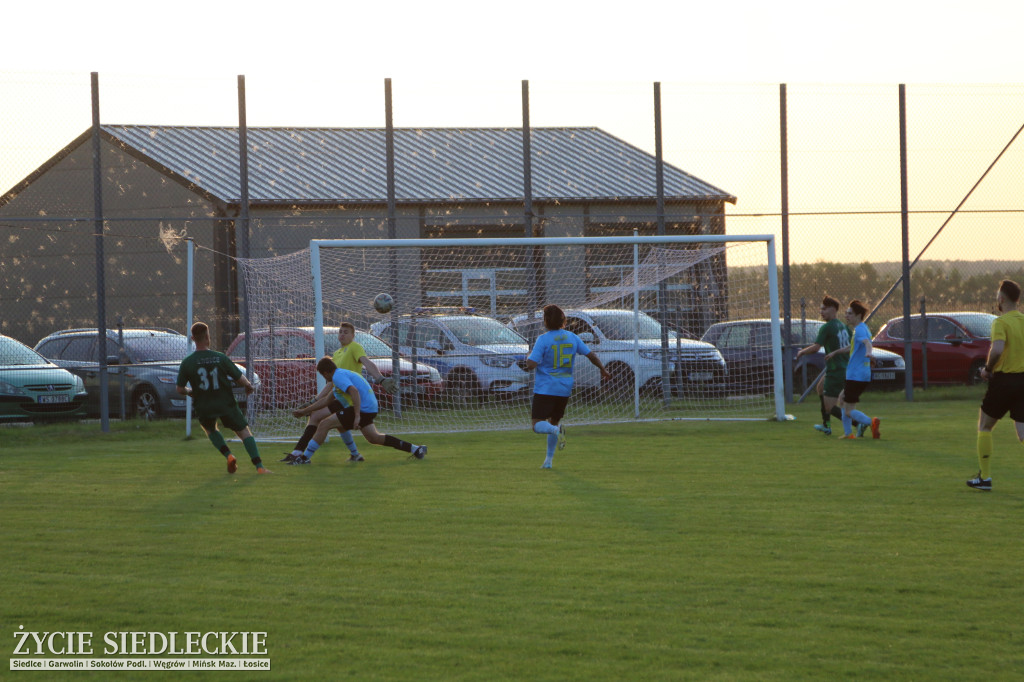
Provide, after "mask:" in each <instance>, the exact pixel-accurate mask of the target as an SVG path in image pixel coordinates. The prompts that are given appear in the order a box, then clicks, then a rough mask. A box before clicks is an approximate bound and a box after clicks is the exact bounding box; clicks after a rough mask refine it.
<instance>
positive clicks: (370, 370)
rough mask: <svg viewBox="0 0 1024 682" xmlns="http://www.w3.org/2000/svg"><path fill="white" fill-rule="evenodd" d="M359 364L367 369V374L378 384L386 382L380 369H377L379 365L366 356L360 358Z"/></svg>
mask: <svg viewBox="0 0 1024 682" xmlns="http://www.w3.org/2000/svg"><path fill="white" fill-rule="evenodd" d="M359 362H360V363H362V365H363V367H365V368H366V373H367V374H369V375H370V376H371V377H372V378H373V380H374V381H376V382H377V383H380V382H381V381H384V375H383V374H381V373H380V368H379V367H377V363H375V362H374V361H373V360H371V359H370V358H368V357H366V356H365V355H364V356H362V357H361V358H359Z"/></svg>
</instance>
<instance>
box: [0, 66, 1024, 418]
mask: <svg viewBox="0 0 1024 682" xmlns="http://www.w3.org/2000/svg"><path fill="white" fill-rule="evenodd" d="M93 80H94V79H93V78H91V77H90V74H68V75H53V74H46V75H43V74H22V73H16V74H12V73H7V74H2V73H0V102H3V104H2V105H0V116H3V118H4V126H3V128H2V130H3V132H2V133H0V191H2V194H0V244H2V247H0V248H2V258H0V333H2V334H4V335H6V336H8V337H11V338H13V339H15V340H17V341H19V342H21V343H23V344H26V345H28V346H30V347H35V346H36V345H37V344H39V342H40V341H41V340H43V339H44V338H45V337H47V336H49V335H51V334H54V333H56V332H62V331H64V330H68V329H90V328H91V329H96V328H98V327H105V328H106V329H108V330H111V331H112V332H116V331H117V327H118V320H121V324H122V326H123V327H124V328H126V329H140V328H141V329H151V330H157V329H161V330H163V329H170V330H173V331H174V332H175V333H182V334H184V333H186V331H187V328H188V326H189V324H190V322H191V321H193V320H197V319H201V320H203V321H206V322H208V323H210V325H211V328H212V331H213V343H214V346H215V347H220V348H223V349H226V348H227V347H228V346H229V345H230V344H231V343H232V342H233V341H234V340H235V338H236V337H237V336H238V335H239V334H240V333H243V332H244V331H245V315H244V311H245V309H246V305H245V296H244V293H245V292H244V288H243V287H242V285H241V284H240V279H239V276H238V268H237V263H236V260H235V259H236V258H239V257H243V256H248V257H253V258H259V257H265V256H279V255H283V254H287V253H291V252H295V251H299V250H301V249H303V248H305V247H306V246H308V244H309V240H310V239H312V238H334V239H337V238H366V237H380V238H388V237H416V238H419V237H456V236H457V237H463V236H487V237H509V236H520V235H526V234H532V235H535V236H572V235H579V236H607V235H614V234H620V233H621V234H633V233H634V231H635V232H637V233H639V234H658V233H660V232H666V233H668V234H674V233H683V234H717V233H721V232H723V231H724V232H726V233H728V234H774V235H776V237H777V242H776V243H777V246H778V249H777V255H778V262H779V263H780V264H781V265H783V266H786V265H788V267H784V269H783V270H782V271H781V272H780V282H781V283H783V284H782V285H780V287H784V288H783V290H782V291H781V292H780V293H782V294H783V310H782V314H783V315H786V313H787V312H788V314H789V316H790V317H791V318H792V320H794V321H799V320H800V319H802V318H808V319H816V318H817V306H818V302H819V301H820V299H821V297H822V295H824V294H826V293H827V294H831V295H834V296H836V297H838V298H839V299H840V300H842V301H843V302H846V301H849V300H850V299H853V298H857V299H860V300H862V301H865V302H866V303H868V305H869V306H875V305H876V304H878V303H879V302H880V301H882V299H883V297H884V296H885V295H886V294H887V293H889V294H890V296H889V297H888V298H887V299H886V300H885V302H884V304H883V305H881V306H880V307H879V308H878V309H877V310H876V311H874V314H873V316H872V318H871V321H870V323H869V324H870V326H871V327H872V331H873V332H879V331H880V330H881V328H882V326H883V324H884V323H885V322H887V321H888V320H891V319H894V318H898V317H901V316H903V314H904V307H905V306H904V295H903V289H902V286H896V287H895V289H893V287H894V285H896V283H897V282H898V280H899V278H900V275H901V273H902V263H903V260H904V257H905V256H906V259H907V260H908V261H910V262H915V266H914V268H913V271H912V276H911V280H910V289H909V294H910V296H909V298H910V309H909V311H908V312H909V313H910V314H912V315H915V316H917V317H921V316H922V311H923V312H924V314H925V315H927V316H928V317H929V318H930V319H932V320H933V322H928V323H926V324H924V325H923V326H922V327H921V330H922V331H921V332H920V333H921V335H922V338H921V339H917V340H918V341H920V340H923V339H924V337H927V338H928V340H930V341H934V343H935V344H937V345H936V346H935V348H933V347H932V346H931V345H929V344H924V345H923V346H922V348H923V351H922V352H923V353H924V354H925V356H926V358H927V357H929V356H928V353H929V352H930V353H931V356H930V359H931V361H930V362H929V361H928V360H927V359H926V358H921V361H919V360H918V359H917V357H916V356H915V368H914V372H915V376H917V375H918V373H919V371H920V365H921V364H926V365H927V366H928V369H929V373H928V375H927V376H925V375H921V376H917V380H918V382H919V383H920V382H923V381H925V380H926V379H927V378H933V379H934V381H950V382H952V381H955V380H957V377H959V378H960V379H962V380H963V381H969V380H971V379H972V375H971V374H970V367H971V366H972V363H974V362H976V360H977V357H978V356H979V354H983V353H984V352H985V349H986V348H987V346H986V345H985V343H984V340H983V339H978V338H976V337H975V336H974V335H973V331H972V328H970V327H969V326H968V325H967V324H966V323H965V322H963V320H964V319H967V318H963V319H959V318H958V317H957V316H956V315H947V316H945V317H944V316H943V314H945V313H968V312H971V313H987V314H991V313H993V312H995V311H994V310H993V307H994V298H995V288H996V285H997V283H998V281H999V280H1000V279H1002V278H1004V277H1008V278H1012V279H1016V280H1018V281H1020V280H1021V279H1022V278H1024V245H1022V240H1020V239H1019V235H1020V234H1021V216H1022V209H1024V207H1022V206H1021V199H1020V197H1021V193H1020V191H1019V178H1020V177H1021V166H1022V160H1024V152H1022V151H1021V146H1020V145H1021V142H1020V141H1019V140H1016V139H1015V135H1016V134H1017V132H1018V131H1019V129H1020V126H1021V124H1022V123H1024V86H1021V85H986V86H980V85H908V86H907V87H906V88H905V100H904V101H905V109H904V112H905V114H904V118H905V135H903V134H901V133H902V131H901V108H900V102H901V100H900V89H899V87H898V86H897V85H895V84H892V85H878V86H865V85H856V86H843V85H834V86H822V85H788V86H779V85H706V84H702V85H688V84H650V83H613V82H608V83H591V82H587V83H582V82H575V83H574V82H553V81H551V82H548V81H533V82H530V83H528V84H527V83H525V82H519V81H509V82H493V83H488V84H486V85H484V86H481V85H480V84H478V83H458V82H446V83H429V82H421V83H402V82H399V83H395V84H394V90H393V97H392V98H391V102H390V103H391V110H390V111H388V110H387V109H386V104H388V102H387V101H386V98H385V87H384V84H382V83H380V82H372V83H370V82H337V83H330V82H323V81H315V82H313V81H309V82H304V81H302V80H301V79H298V78H297V79H294V80H290V81H287V82H281V81H277V80H268V79H262V78H259V77H253V78H249V79H247V80H242V79H237V80H236V79H229V78H221V79H216V78H210V79H203V78H199V79H196V78H193V77H187V78H185V77H182V78H173V77H167V76H156V77H150V76H121V75H107V74H100V75H99V77H97V78H95V87H94V82H93ZM243 86H244V87H243ZM652 86H653V87H652ZM285 93H286V94H285ZM656 103H657V105H658V106H657V107H656ZM389 115H390V116H391V117H392V123H393V126H394V134H393V136H391V137H389V136H388V135H387V134H386V131H385V126H386V118H387V117H388V116H389ZM240 120H244V121H245V122H246V127H245V128H244V129H241V131H240V126H239V122H240ZM527 121H528V124H527ZM94 124H95V125H94ZM527 127H528V128H529V131H530V133H529V135H527V136H525V140H524V135H523V130H524V129H526V128H527ZM242 132H244V137H245V139H246V144H245V146H244V147H243V146H242V145H241V144H240V138H241V137H243V135H242V134H241V133H242ZM1011 141H1012V143H1011ZM659 148H660V151H661V156H662V158H663V162H664V165H663V166H661V169H662V178H663V190H662V193H661V197H659V186H658V182H657V181H658V177H659V173H658V169H659V165H658V163H657V153H658V151H659ZM243 151H244V154H243V153H242V152H243ZM389 151H393V155H391V156H389ZM903 154H905V159H906V164H905V166H906V174H905V177H906V184H905V185H904V184H903V179H902V178H903V175H902V174H901V158H902V155H903ZM389 159H390V160H391V161H389ZM527 160H528V163H527V162H526V161H527ZM245 177H247V179H248V182H243V178H245ZM389 178H392V180H390V181H389ZM904 190H905V194H906V200H907V204H906V213H905V214H904V212H903V202H902V197H903V195H904ZM389 199H391V201H390V203H389ZM965 199H966V200H965ZM904 220H906V224H907V235H908V240H907V244H906V249H904V244H903V239H902V227H903V224H904ZM188 240H191V242H189V241H188ZM189 243H191V244H192V245H193V246H194V259H193V260H191V261H190V259H189V258H188V256H187V254H188V252H189V249H188V248H187V246H188V244H189ZM783 247H785V249H786V252H783ZM904 251H906V254H905V253H904ZM787 256H788V259H784V257H787ZM918 259H919V260H918ZM787 260H788V263H787ZM190 263H191V267H190ZM588 274H593V273H588ZM190 284H191V286H194V294H193V295H192V297H191V298H190V297H189V295H188V294H189V286H190ZM98 294H99V295H98ZM787 294H788V298H787ZM189 305H192V306H193V307H192V308H191V319H190V318H189ZM649 307H650V311H649V312H652V313H657V311H658V305H657V301H656V299H655V301H654V302H651V304H650V306H649ZM764 314H765V315H767V314H768V311H767V310H766V311H764ZM101 317H102V319H100V318H101ZM690 317H694V316H692V315H691V316H690ZM694 319H699V316H696V317H695V318H694ZM943 320H945V321H943ZM969 321H971V322H973V320H969ZM666 322H669V323H670V324H672V325H673V326H677V327H678V326H687V325H690V326H692V324H691V322H692V320H690V318H687V321H686V322H687V325H684V324H683V323H681V322H680V321H679V320H666ZM946 322H950V323H951V324H953V325H954V326H953V327H952V328H950V327H947V326H946ZM310 323H312V321H310ZM933 324H934V325H935V329H934V330H933V328H932V327H933ZM689 331H690V333H692V335H694V336H698V337H699V336H701V335H702V334H703V332H704V330H702V329H694V330H689ZM940 332H942V333H940ZM933 337H934V338H933ZM108 338H109V337H108ZM893 342H894V343H893V348H894V349H896V350H897V352H900V353H902V352H903V351H904V346H905V345H906V340H905V339H902V337H895V336H894V338H893ZM111 343H112V345H113V347H114V348H115V351H117V349H120V350H119V352H121V353H122V354H123V353H124V352H125V351H124V348H123V346H119V345H118V344H117V343H114V342H113V341H112V342H111ZM897 346H898V348H897ZM929 349H931V350H929ZM108 350H109V349H108ZM940 351H942V352H941V353H940ZM953 351H955V352H953ZM98 353H99V349H98V348H97V349H96V351H95V352H94V355H93V356H92V357H91V359H92V361H94V362H95V364H96V365H97V367H96V369H97V370H98V371H100V372H101V373H106V372H107V371H108V369H105V368H104V367H103V365H104V360H105V359H108V358H111V357H115V356H117V354H118V352H107V353H106V354H105V355H106V356H107V357H106V358H104V357H99V355H97V354H98ZM957 354H959V355H960V356H962V357H960V358H958V359H956V362H957V363H961V364H962V363H964V362H966V363H967V366H966V367H960V368H959V369H958V370H957V371H956V372H953V371H952V370H950V371H949V372H948V373H942V372H940V369H939V368H940V356H941V357H945V356H950V357H952V356H954V355H957ZM56 359H60V358H56ZM947 359H948V358H947ZM119 361H122V359H120V358H119ZM944 361H945V360H942V362H944ZM950 362H952V360H950ZM69 367H70V365H69ZM72 369H73V370H75V371H77V370H76V368H74V367H72ZM91 369H92V366H90V370H91ZM111 377H113V374H111ZM111 377H108V380H109V381H110V382H113V383H117V381H119V379H118V378H117V377H113V378H111ZM134 397H135V396H133V395H132V394H130V393H129V394H128V396H127V398H128V403H129V405H135V407H134V408H129V409H128V412H131V411H132V410H133V409H134V411H135V412H137V413H140V414H141V413H143V412H144V410H143V409H142V408H141V407H140V403H139V402H138V401H135V402H134V403H133V402H132V399H133V398H134ZM120 400H121V397H120V396H119V397H118V398H117V401H118V402H119V401H120ZM163 412H165V413H170V410H168V409H165V410H163ZM110 413H111V414H114V415H117V414H119V413H120V412H119V406H118V404H117V402H112V403H111V408H110Z"/></svg>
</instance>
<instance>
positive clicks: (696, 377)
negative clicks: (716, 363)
mask: <svg viewBox="0 0 1024 682" xmlns="http://www.w3.org/2000/svg"><path fill="white" fill-rule="evenodd" d="M714 378H715V373H714V372H690V381H711V380H712V379H714Z"/></svg>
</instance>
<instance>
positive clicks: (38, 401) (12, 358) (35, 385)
mask: <svg viewBox="0 0 1024 682" xmlns="http://www.w3.org/2000/svg"><path fill="white" fill-rule="evenodd" d="M85 399H86V392H85V383H84V382H83V381H82V380H81V379H80V378H79V377H76V376H75V375H74V374H72V373H71V372H69V371H67V370H66V369H61V368H60V367H58V366H57V365H55V364H53V363H52V362H50V361H49V360H47V359H46V358H44V357H43V356H41V355H40V354H39V353H37V352H35V351H34V350H32V349H31V348H29V347H28V346H26V345H25V344H23V343H21V342H20V341H18V340H16V339H12V338H11V337H9V336H0V420H3V421H25V420H31V421H45V420H54V419H77V418H79V417H81V416H84V415H85Z"/></svg>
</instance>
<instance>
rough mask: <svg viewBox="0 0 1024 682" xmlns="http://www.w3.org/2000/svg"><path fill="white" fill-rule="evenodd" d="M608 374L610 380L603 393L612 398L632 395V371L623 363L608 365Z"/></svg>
mask: <svg viewBox="0 0 1024 682" xmlns="http://www.w3.org/2000/svg"><path fill="white" fill-rule="evenodd" d="M608 373H609V374H611V375H612V378H611V379H610V380H609V381H608V382H607V388H606V390H605V393H606V394H608V395H613V396H622V395H626V394H628V395H632V394H633V383H634V379H633V370H632V369H630V367H629V365H627V364H626V363H624V362H613V363H611V364H610V365H608Z"/></svg>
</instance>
